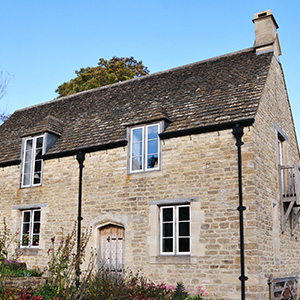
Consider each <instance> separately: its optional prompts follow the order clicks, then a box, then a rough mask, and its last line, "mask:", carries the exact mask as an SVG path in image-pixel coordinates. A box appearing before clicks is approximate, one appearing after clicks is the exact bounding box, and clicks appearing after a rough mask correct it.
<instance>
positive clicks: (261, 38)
mask: <svg viewBox="0 0 300 300" xmlns="http://www.w3.org/2000/svg"><path fill="white" fill-rule="evenodd" d="M253 23H254V26H255V42H254V48H255V49H256V53H257V54H260V53H263V52H267V51H274V55H275V56H276V57H277V59H278V57H279V55H281V49H280V44H279V39H278V35H277V28H279V26H278V25H277V22H276V20H275V18H274V16H273V14H272V12H271V10H266V11H263V12H260V13H257V14H255V15H254V19H253Z"/></svg>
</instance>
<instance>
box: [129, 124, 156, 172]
mask: <svg viewBox="0 0 300 300" xmlns="http://www.w3.org/2000/svg"><path fill="white" fill-rule="evenodd" d="M158 134H159V125H158V124H155V125H145V126H143V127H138V128H133V129H132V130H131V150H130V156H131V157H130V171H148V170H155V169H158V168H159V159H160V157H159V136H158Z"/></svg>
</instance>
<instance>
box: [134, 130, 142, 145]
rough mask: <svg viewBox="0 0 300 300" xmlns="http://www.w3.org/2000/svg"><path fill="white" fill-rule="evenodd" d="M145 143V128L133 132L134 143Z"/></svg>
mask: <svg viewBox="0 0 300 300" xmlns="http://www.w3.org/2000/svg"><path fill="white" fill-rule="evenodd" d="M142 141H143V128H137V129H133V130H132V142H133V143H136V142H142Z"/></svg>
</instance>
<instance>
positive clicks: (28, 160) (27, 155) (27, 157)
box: [25, 150, 32, 162]
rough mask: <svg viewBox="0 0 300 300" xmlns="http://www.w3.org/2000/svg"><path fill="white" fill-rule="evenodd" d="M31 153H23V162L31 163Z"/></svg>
mask: <svg viewBox="0 0 300 300" xmlns="http://www.w3.org/2000/svg"><path fill="white" fill-rule="evenodd" d="M31 155H32V151H31V150H29V151H25V162H31Z"/></svg>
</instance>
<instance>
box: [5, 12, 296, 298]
mask: <svg viewBox="0 0 300 300" xmlns="http://www.w3.org/2000/svg"><path fill="white" fill-rule="evenodd" d="M253 22H254V24H255V34H256V40H255V43H254V46H253V47H251V48H249V49H245V50H242V51H238V52H234V53H230V54H226V55H223V56H219V57H215V58H212V59H208V60H204V61H200V62H196V63H193V64H189V65H185V66H182V67H178V68H175V69H171V70H167V71H163V72H159V73H155V74H151V75H146V76H143V77H139V78H135V79H132V80H128V81H126V82H121V83H117V84H112V85H109V86H104V87H101V88H96V89H92V90H89V91H85V92H80V93H77V94H74V95H71V96H67V97H63V98H59V99H55V100H52V101H49V102H46V103H42V104H39V105H35V106H32V107H28V108H24V109H21V110H17V111H15V112H14V113H13V115H12V116H11V117H10V118H9V119H8V120H7V121H6V122H4V123H3V124H2V125H1V126H0V136H1V144H0V197H1V198H0V212H1V215H0V216H1V217H6V219H7V221H8V225H9V226H10V227H11V228H13V230H16V231H19V232H20V248H21V249H22V251H23V260H24V261H26V262H27V264H28V265H29V266H31V267H33V266H39V267H41V268H42V267H43V266H44V265H45V264H46V262H47V259H48V257H47V249H48V248H49V244H50V237H51V236H53V235H57V234H59V232H60V231H61V227H62V228H63V229H64V231H65V232H67V231H68V230H71V229H72V227H73V225H74V221H75V220H76V219H77V211H78V195H79V171H81V173H82V177H81V179H82V182H81V183H82V185H81V187H82V199H81V200H82V217H83V220H82V226H83V227H90V226H91V227H92V237H91V239H90V246H92V247H94V248H96V249H97V251H98V259H99V265H101V264H102V265H103V264H104V265H105V266H107V267H108V268H110V269H111V270H112V271H119V270H122V269H124V268H127V267H128V268H130V269H132V270H138V269H142V272H143V274H144V275H145V276H147V277H149V278H150V279H152V280H154V281H155V282H161V281H164V282H166V283H173V284H175V283H176V282H179V281H182V282H183V283H184V284H185V285H186V286H191V287H196V286H198V285H202V286H204V288H205V289H206V290H207V291H208V293H209V295H210V296H211V297H212V298H213V299H225V300H234V299H240V294H241V282H240V280H239V277H240V276H242V277H245V276H247V277H248V280H246V278H244V279H245V280H244V281H246V284H245V292H246V297H247V299H249V300H250V299H253V300H265V299H269V287H270V285H269V283H270V282H269V280H270V275H272V276H273V277H274V278H285V277H293V276H296V275H297V273H298V272H299V266H300V255H299V249H300V230H299V225H298V219H299V214H300V212H299V211H298V210H299V208H298V205H299V203H300V198H299V167H298V166H299V149H298V144H297V138H296V134H295V128H294V124H293V117H292V113H291V108H290V104H289V99H288V95H287V90H286V86H285V81H284V76H283V71H282V67H281V63H280V61H279V56H280V54H281V49H280V44H279V39H278V36H277V28H278V25H277V23H276V21H275V19H274V16H273V15H272V13H271V11H265V12H262V13H259V14H256V15H255V17H254V20H253ZM238 133H239V134H240V135H239V136H238ZM240 139H242V141H241V140H240ZM239 150H240V153H241V156H239ZM78 162H79V163H78ZM83 165H84V168H82V167H83ZM239 171H242V173H239ZM241 197H242V199H241ZM240 200H243V203H242V205H241V204H240V205H239V201H240ZM237 207H239V211H238V210H237ZM244 208H246V209H244ZM241 212H242V213H241ZM240 213H241V214H240ZM240 215H242V216H243V221H242V222H241V223H240ZM240 225H244V229H243V233H244V243H243V245H244V250H243V251H244V252H243V253H244V259H245V260H244V265H245V274H244V275H243V274H242V275H241V271H240V263H241V257H242V256H241V255H242V254H241V251H240V243H241V236H240ZM240 279H241V278H240ZM242 279H243V278H242ZM241 281H242V280H241Z"/></svg>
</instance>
